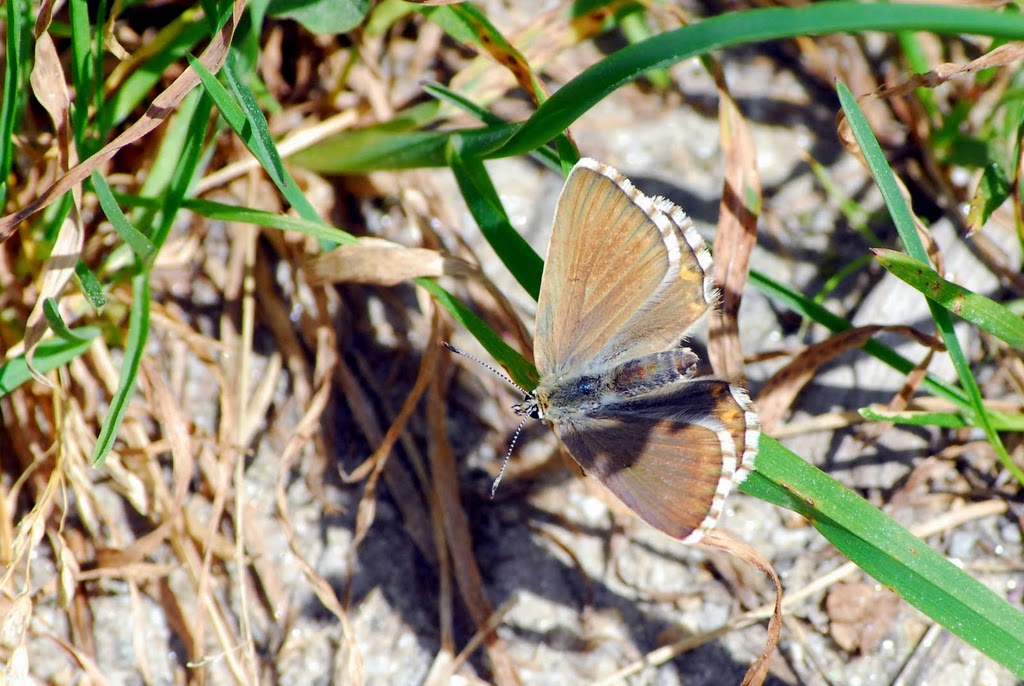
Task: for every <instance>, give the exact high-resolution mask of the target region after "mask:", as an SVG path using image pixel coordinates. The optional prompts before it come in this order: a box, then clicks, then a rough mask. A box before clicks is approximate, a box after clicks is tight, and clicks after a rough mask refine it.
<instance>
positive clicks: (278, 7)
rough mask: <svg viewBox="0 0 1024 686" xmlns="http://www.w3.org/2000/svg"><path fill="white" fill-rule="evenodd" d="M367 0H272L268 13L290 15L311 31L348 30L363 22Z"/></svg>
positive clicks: (324, 32) (289, 17) (287, 17)
mask: <svg viewBox="0 0 1024 686" xmlns="http://www.w3.org/2000/svg"><path fill="white" fill-rule="evenodd" d="M369 11H370V0H312V2H311V1H310V0H274V1H273V2H271V3H270V6H269V7H268V8H267V13H268V14H269V15H270V16H271V17H274V18H275V19H292V20H294V21H297V22H299V23H300V24H302V26H303V27H304V28H305V29H306V30H307V31H309V32H310V33H314V34H318V35H324V34H337V33H348V32H349V31H351V30H352V29H354V28H356V27H357V26H359V25H360V24H362V23H363V19H364V18H366V13H367V12H369Z"/></svg>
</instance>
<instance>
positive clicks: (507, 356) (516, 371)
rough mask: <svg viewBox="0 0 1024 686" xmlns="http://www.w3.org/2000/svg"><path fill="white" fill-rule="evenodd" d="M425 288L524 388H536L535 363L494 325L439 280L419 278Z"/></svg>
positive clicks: (537, 377)
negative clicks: (529, 360) (490, 325)
mask: <svg viewBox="0 0 1024 686" xmlns="http://www.w3.org/2000/svg"><path fill="white" fill-rule="evenodd" d="M416 283H417V284H419V285H420V286H421V287H422V288H423V289H424V290H425V291H427V292H428V293H430V294H431V295H432V296H434V298H435V299H436V300H437V301H438V302H439V303H441V305H442V306H443V307H444V308H445V309H446V310H448V312H449V313H450V314H451V315H452V319H454V320H455V321H457V322H458V323H460V324H462V325H463V326H464V327H466V329H467V330H468V331H469V332H470V333H471V334H473V336H474V337H475V338H476V339H477V340H478V341H480V344H481V345H482V346H483V347H484V349H485V350H486V351H487V352H488V354H490V356H491V357H493V358H494V360H495V361H496V362H497V363H498V364H500V365H501V366H502V367H504V368H505V369H506V370H508V375H509V376H511V377H512V380H513V381H515V382H516V383H517V384H519V385H520V386H522V387H523V388H527V389H532V388H534V387H536V385H537V380H538V379H539V378H540V375H539V374H537V370H536V369H535V368H534V366H533V365H532V364H530V363H529V362H527V361H526V359H524V358H523V356H522V355H520V354H519V353H518V352H516V350H515V349H514V348H512V347H511V346H510V345H509V344H508V343H506V342H505V341H503V340H501V337H500V336H498V335H497V334H496V333H494V331H492V330H491V327H489V326H487V324H485V323H484V321H483V320H482V319H480V318H479V317H477V316H476V314H474V313H473V311H472V310H470V309H469V308H468V307H466V306H465V305H463V304H462V303H461V302H460V301H459V299H458V298H456V297H455V296H453V295H452V294H451V293H449V292H448V291H446V290H445V289H444V288H442V287H441V286H440V284H438V283H437V282H436V281H434V280H432V279H427V278H420V279H416Z"/></svg>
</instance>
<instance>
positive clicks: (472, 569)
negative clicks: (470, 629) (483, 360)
mask: <svg viewBox="0 0 1024 686" xmlns="http://www.w3.org/2000/svg"><path fill="white" fill-rule="evenodd" d="M448 359H449V358H448V357H447V356H445V357H442V358H440V360H439V366H441V367H442V369H443V370H444V371H443V372H442V373H438V374H435V375H434V376H433V377H431V384H430V389H429V391H428V396H427V399H428V402H427V426H428V430H429V432H430V441H429V450H428V454H429V457H430V471H431V475H432V476H433V486H434V488H435V489H436V491H437V499H438V501H439V502H441V503H444V508H443V510H442V513H443V516H444V530H445V535H446V538H447V540H448V546H449V553H450V554H451V556H452V569H453V570H454V571H455V581H456V584H457V585H458V588H459V593H460V594H461V595H462V599H463V601H464V602H465V603H466V608H467V609H468V610H469V614H470V616H471V617H472V618H473V623H474V624H476V627H477V629H478V630H480V631H484V630H485V629H486V628H487V627H489V626H490V621H491V616H492V615H493V614H494V610H493V608H492V607H491V604H490V601H488V600H487V595H486V593H484V584H483V578H482V577H481V574H480V568H479V566H478V565H477V562H476V558H475V557H474V555H473V541H472V539H471V537H470V533H469V522H468V520H467V518H466V511H465V510H464V509H463V507H462V497H461V495H460V494H459V476H458V473H457V472H456V470H455V455H454V454H453V452H452V448H451V445H450V444H449V442H448V432H447V421H446V413H447V408H446V407H445V387H446V386H447V378H448V376H449V375H450V374H449V372H450V367H449V364H448V362H445V361H444V360H448ZM484 645H485V646H486V647H487V655H488V657H489V658H490V660H491V665H492V667H493V669H494V682H495V683H496V684H500V685H501V686H517V685H518V684H520V683H522V682H521V681H520V679H519V675H518V674H517V673H516V670H515V665H514V664H513V662H512V658H511V657H510V656H509V654H508V648H507V647H506V645H505V642H504V641H503V640H502V639H501V638H500V637H499V636H498V634H497V633H496V632H495V631H488V633H487V634H486V636H485V638H484Z"/></svg>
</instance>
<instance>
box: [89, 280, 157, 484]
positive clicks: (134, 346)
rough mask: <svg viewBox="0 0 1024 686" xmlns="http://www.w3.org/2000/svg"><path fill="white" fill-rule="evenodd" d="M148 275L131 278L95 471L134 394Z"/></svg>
mask: <svg viewBox="0 0 1024 686" xmlns="http://www.w3.org/2000/svg"><path fill="white" fill-rule="evenodd" d="M149 306H150V292H149V273H148V272H142V273H139V274H136V275H135V276H134V277H132V308H131V313H130V314H129V316H128V336H127V338H126V340H125V346H124V359H123V360H122V361H121V373H120V376H119V377H118V381H117V391H116V392H115V393H114V397H113V398H111V399H110V409H109V410H107V416H106V417H104V419H103V426H102V427H100V433H99V436H97V437H96V447H95V448H93V452H92V464H93V466H94V467H96V468H99V467H102V466H103V461H104V460H106V459H107V455H108V454H109V453H110V450H111V448H113V447H114V440H115V439H116V438H117V432H118V430H119V429H120V428H121V422H123V421H124V415H125V413H126V412H127V411H128V402H129V401H130V400H131V396H132V393H133V392H134V391H135V380H136V379H137V378H138V375H139V365H140V364H141V363H142V356H143V354H144V353H145V349H146V340H147V339H148V338H149Z"/></svg>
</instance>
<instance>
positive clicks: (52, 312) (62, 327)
mask: <svg viewBox="0 0 1024 686" xmlns="http://www.w3.org/2000/svg"><path fill="white" fill-rule="evenodd" d="M43 316H44V317H46V323H47V324H49V325H50V330H51V331H53V333H54V335H55V336H57V338H62V339H64V340H65V341H79V342H82V343H86V342H88V341H89V340H90V339H86V338H81V337H80V336H79V335H78V334H77V333H75V332H74V331H72V330H71V329H70V328H68V325H67V323H66V322H65V321H64V317H62V316H61V314H60V310H59V309H58V308H57V300H56V299H55V298H46V299H45V300H43Z"/></svg>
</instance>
